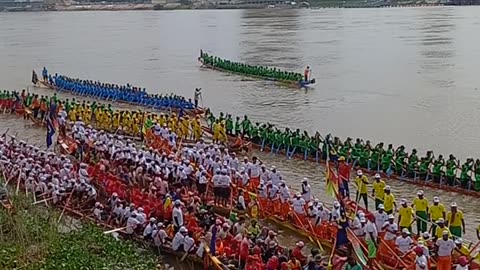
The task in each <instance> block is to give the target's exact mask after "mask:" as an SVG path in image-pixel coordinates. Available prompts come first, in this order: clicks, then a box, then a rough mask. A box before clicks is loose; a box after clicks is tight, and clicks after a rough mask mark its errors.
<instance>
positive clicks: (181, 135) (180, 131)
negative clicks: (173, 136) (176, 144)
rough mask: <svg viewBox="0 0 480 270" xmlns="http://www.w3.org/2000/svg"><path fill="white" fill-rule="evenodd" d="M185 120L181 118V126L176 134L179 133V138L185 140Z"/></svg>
mask: <svg viewBox="0 0 480 270" xmlns="http://www.w3.org/2000/svg"><path fill="white" fill-rule="evenodd" d="M183 120H184V118H183V117H180V120H179V124H180V126H179V127H178V129H177V130H176V131H175V133H177V136H178V138H179V139H183V137H184V136H185V133H183V131H184V129H183Z"/></svg>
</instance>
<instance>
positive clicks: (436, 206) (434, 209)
mask: <svg viewBox="0 0 480 270" xmlns="http://www.w3.org/2000/svg"><path fill="white" fill-rule="evenodd" d="M429 209H430V217H429V219H430V220H431V221H432V223H433V224H432V226H431V227H430V230H429V231H430V232H432V233H435V231H436V227H437V226H436V224H437V221H438V220H439V219H441V218H442V219H444V220H445V218H447V217H446V212H445V206H444V205H443V204H442V203H440V199H439V198H438V197H433V204H432V205H430V207H429Z"/></svg>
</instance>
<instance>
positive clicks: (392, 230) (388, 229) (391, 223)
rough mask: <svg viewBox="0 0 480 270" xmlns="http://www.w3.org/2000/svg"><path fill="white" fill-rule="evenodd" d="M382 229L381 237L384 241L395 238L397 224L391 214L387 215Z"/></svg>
mask: <svg viewBox="0 0 480 270" xmlns="http://www.w3.org/2000/svg"><path fill="white" fill-rule="evenodd" d="M382 231H385V236H384V237H383V239H385V240H386V241H392V240H395V239H396V238H397V232H398V225H397V223H395V217H394V216H393V215H392V214H390V215H388V221H387V222H385V223H384V224H383V226H382Z"/></svg>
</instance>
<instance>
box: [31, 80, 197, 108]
mask: <svg viewBox="0 0 480 270" xmlns="http://www.w3.org/2000/svg"><path fill="white" fill-rule="evenodd" d="M37 84H38V85H40V86H41V87H45V88H48V89H51V90H55V91H66V92H68V93H70V94H72V95H77V96H82V95H78V94H76V93H74V92H72V91H70V90H67V89H62V88H59V87H57V86H55V85H52V84H50V83H48V82H44V81H38V82H37ZM95 99H99V98H97V97H95ZM100 100H102V99H100ZM115 102H117V103H122V104H127V105H132V106H141V107H143V106H142V105H139V104H136V103H132V102H127V101H121V100H118V101H112V103H115ZM151 109H154V108H151ZM165 110H168V111H172V112H175V113H177V114H179V113H180V111H181V109H179V108H165V109H161V110H160V111H165ZM204 112H205V110H204V109H203V108H200V107H198V108H196V109H183V113H184V114H187V115H190V116H195V115H198V114H203V113H204Z"/></svg>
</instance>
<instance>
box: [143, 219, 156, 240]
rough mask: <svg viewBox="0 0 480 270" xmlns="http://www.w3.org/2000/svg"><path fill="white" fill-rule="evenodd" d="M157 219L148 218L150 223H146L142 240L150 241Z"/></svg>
mask: <svg viewBox="0 0 480 270" xmlns="http://www.w3.org/2000/svg"><path fill="white" fill-rule="evenodd" d="M156 223H157V219H155V218H154V217H152V218H150V222H149V223H148V225H147V226H145V229H144V230H143V238H144V239H146V240H149V239H152V233H153V231H155V230H157V224H156Z"/></svg>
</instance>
